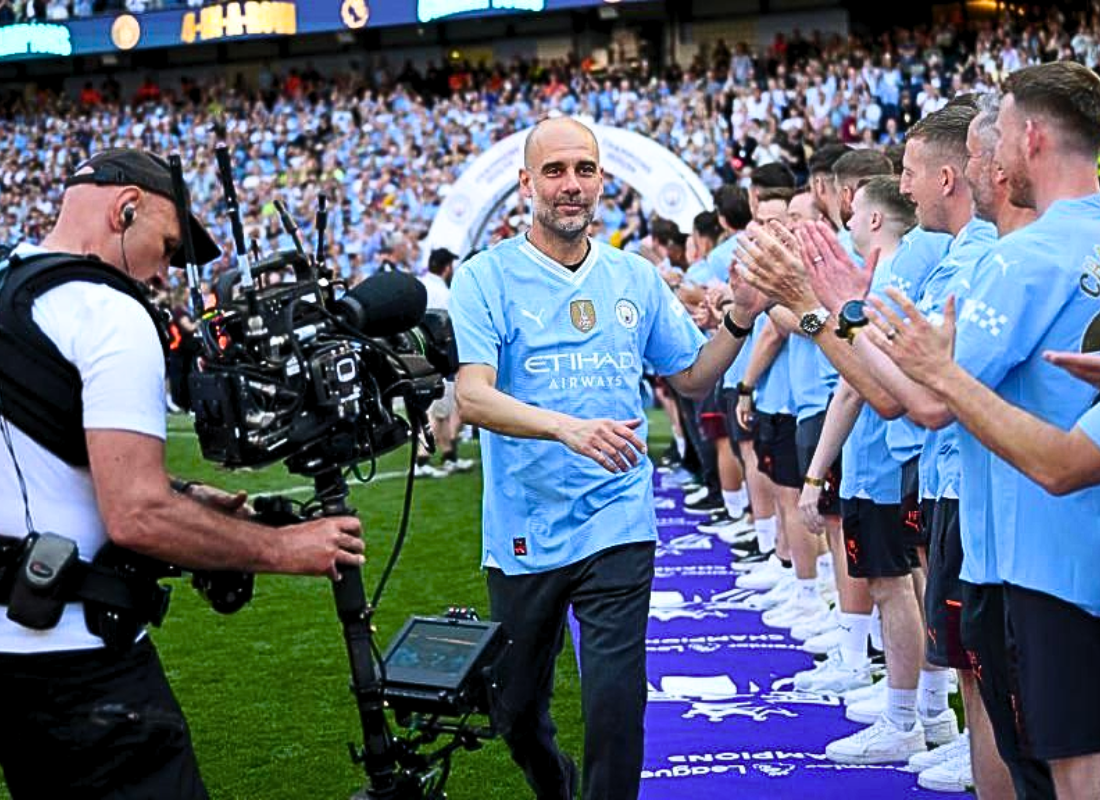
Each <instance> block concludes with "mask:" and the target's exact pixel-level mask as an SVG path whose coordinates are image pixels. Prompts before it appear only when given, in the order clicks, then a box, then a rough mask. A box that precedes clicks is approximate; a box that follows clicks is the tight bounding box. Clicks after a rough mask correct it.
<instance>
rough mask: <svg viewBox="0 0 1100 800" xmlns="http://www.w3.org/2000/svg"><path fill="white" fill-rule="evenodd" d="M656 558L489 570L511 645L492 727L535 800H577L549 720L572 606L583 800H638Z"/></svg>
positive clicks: (629, 548) (636, 550)
mask: <svg viewBox="0 0 1100 800" xmlns="http://www.w3.org/2000/svg"><path fill="white" fill-rule="evenodd" d="M653 552H654V546H653V545H652V544H650V543H645V544H631V545H624V546H621V547H615V548H611V549H609V550H604V551H603V552H601V553H597V554H596V555H594V556H592V557H590V558H587V559H585V560H583V561H580V562H578V563H576V564H571V565H569V566H567V567H562V568H560V569H555V570H550V571H548V572H540V573H535V574H531V575H513V576H507V575H505V574H504V573H503V572H501V571H500V570H499V569H490V570H489V577H488V584H489V603H490V606H491V608H492V617H493V619H494V620H496V621H498V622H500V623H501V624H502V626H503V630H504V635H505V637H506V638H507V639H508V640H510V645H509V647H508V649H507V650H506V652H505V655H504V657H503V659H502V662H501V664H500V672H499V675H498V684H499V686H500V690H499V695H498V696H497V697H496V698H494V700H495V702H494V707H493V722H494V724H495V725H496V727H497V730H498V731H499V732H500V734H501V736H502V738H503V739H504V741H505V742H506V743H507V745H508V747H509V749H510V750H511V753H512V758H513V759H514V760H515V762H516V763H517V764H518V765H519V766H520V768H521V769H523V772H524V775H525V776H526V777H527V782H528V784H530V786H531V788H532V789H533V790H534V792H535V796H536V797H537V798H538V800H565V799H566V798H569V800H572V794H571V793H570V792H571V788H572V785H571V781H572V780H574V774H573V772H574V767H573V765H572V763H571V761H570V759H569V758H568V757H566V756H565V755H563V754H562V753H561V751H560V750H559V749H558V746H557V743H556V741H555V738H554V737H555V734H556V733H557V728H556V727H555V726H554V723H553V721H552V720H551V718H550V698H551V695H552V694H553V688H554V661H555V660H556V658H557V656H558V654H559V653H560V652H561V649H562V645H563V642H564V640H565V625H566V613H567V611H568V609H569V606H570V605H572V607H573V613H574V614H575V615H576V617H577V621H578V622H579V623H580V630H581V642H580V644H581V647H580V652H581V704H582V711H583V714H584V721H585V739H584V784H583V795H582V796H583V797H584V798H585V800H635V798H637V796H638V788H639V783H640V781H641V770H642V755H643V746H644V740H645V730H644V717H645V705H646V671H645V661H646V654H645V630H646V622H647V620H648V618H649V594H650V588H651V585H652V582H653Z"/></svg>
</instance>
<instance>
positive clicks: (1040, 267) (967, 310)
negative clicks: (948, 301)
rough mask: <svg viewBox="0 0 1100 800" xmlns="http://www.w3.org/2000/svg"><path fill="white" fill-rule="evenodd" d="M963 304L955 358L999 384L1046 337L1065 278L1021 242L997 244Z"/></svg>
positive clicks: (1062, 298)
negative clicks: (1026, 248)
mask: <svg viewBox="0 0 1100 800" xmlns="http://www.w3.org/2000/svg"><path fill="white" fill-rule="evenodd" d="M977 274H978V275H979V276H981V277H980V278H979V280H978V282H977V283H976V285H975V286H974V291H973V292H972V293H971V295H970V297H968V298H967V299H966V301H965V302H963V304H962V307H961V308H960V309H959V318H958V319H959V321H958V329H957V332H956V335H955V360H956V361H957V362H958V363H959V366H961V367H962V368H963V369H965V370H966V371H967V372H969V373H970V374H971V375H973V376H974V377H975V378H977V379H978V380H980V381H981V382H982V383H984V384H986V385H987V386H990V387H994V388H995V387H997V386H998V385H1000V383H1001V381H1003V380H1004V377H1005V376H1006V375H1007V374H1008V373H1009V371H1010V370H1011V369H1012V368H1013V367H1015V366H1016V365H1017V364H1019V363H1021V362H1022V361H1024V360H1025V359H1026V358H1027V357H1028V356H1029V355H1030V354H1031V353H1032V352H1033V351H1034V350H1035V347H1036V346H1037V345H1038V344H1039V343H1040V342H1041V341H1042V339H1043V336H1044V335H1045V334H1046V332H1047V330H1048V329H1049V328H1050V326H1051V325H1052V324H1053V323H1054V321H1055V320H1056V319H1057V317H1058V314H1059V313H1060V312H1061V310H1062V307H1063V306H1064V305H1065V302H1066V291H1065V286H1064V285H1063V284H1064V282H1065V278H1064V277H1063V276H1062V275H1061V274H1060V272H1059V270H1057V269H1056V268H1055V267H1053V266H1052V265H1051V264H1050V263H1049V262H1048V261H1047V260H1046V259H1044V258H1042V257H1039V256H1037V255H1036V254H1033V253H1028V252H1027V251H1025V250H1023V249H1022V248H1010V247H996V248H994V249H993V250H992V251H991V252H990V253H988V254H987V255H986V256H985V257H984V258H983V259H982V260H981V262H980V263H979V264H978V267H977Z"/></svg>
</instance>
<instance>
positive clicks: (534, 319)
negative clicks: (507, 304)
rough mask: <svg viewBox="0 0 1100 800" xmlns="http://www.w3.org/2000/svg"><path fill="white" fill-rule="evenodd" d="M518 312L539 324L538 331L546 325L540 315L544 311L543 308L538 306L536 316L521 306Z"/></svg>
mask: <svg viewBox="0 0 1100 800" xmlns="http://www.w3.org/2000/svg"><path fill="white" fill-rule="evenodd" d="M519 313H520V314H521V315H522V316H524V317H527V319H529V320H533V321H534V322H535V323H537V324H538V326H539V330H540V331H541V330H543V329H544V328H545V327H546V325H545V324H543V321H542V315H543V314H545V313H546V309H545V308H540V309H539V313H538V316H537V317H536V316H535V315H534V314H532V313H531V312H530V311H528V310H527V309H526V308H521V309H520V310H519Z"/></svg>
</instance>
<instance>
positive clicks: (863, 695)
mask: <svg viewBox="0 0 1100 800" xmlns="http://www.w3.org/2000/svg"><path fill="white" fill-rule="evenodd" d="M879 695H882V698H883V703H884V704H885V702H886V679H885V678H883V679H882V680H880V681H879V682H878V683H875V684H873V685H871V686H865V687H863V688H862V689H853V690H852V691H850V692H845V693H844V698H843V699H844V703H845V704H846V705H849V706H854V705H855V704H857V703H862V702H863V701H864V700H870V699H872V698H874V697H878V696H879ZM883 707H884V708H885V705H884V706H883Z"/></svg>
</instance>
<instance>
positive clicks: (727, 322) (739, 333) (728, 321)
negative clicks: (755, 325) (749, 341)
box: [722, 311, 752, 339]
mask: <svg viewBox="0 0 1100 800" xmlns="http://www.w3.org/2000/svg"><path fill="white" fill-rule="evenodd" d="M722 325H724V326H725V328H726V330H727V331H729V332H730V336H732V337H733V338H734V339H744V338H745V337H746V336H748V335H749V334H750V333H752V328H751V327H748V328H742V327H741V326H740V325H738V324H737V323H736V322H734V321H733V314H732V313H730V312H729V311H727V312H726V313H725V314H723V315H722Z"/></svg>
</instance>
